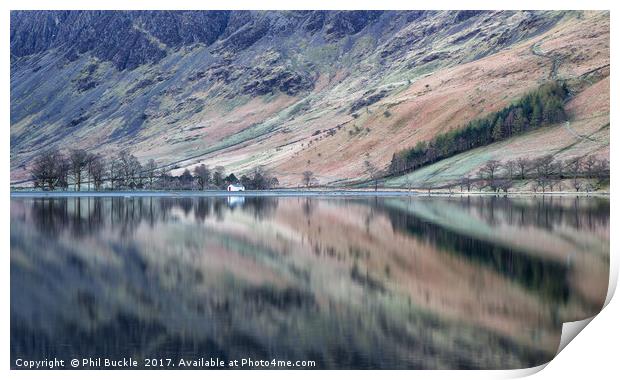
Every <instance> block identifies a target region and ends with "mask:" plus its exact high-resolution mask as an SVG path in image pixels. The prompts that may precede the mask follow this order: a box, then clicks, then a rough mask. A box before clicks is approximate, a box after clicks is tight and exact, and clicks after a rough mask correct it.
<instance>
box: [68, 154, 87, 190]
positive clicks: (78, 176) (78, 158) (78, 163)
mask: <svg viewBox="0 0 620 380" xmlns="http://www.w3.org/2000/svg"><path fill="white" fill-rule="evenodd" d="M69 162H70V163H71V175H72V176H73V183H74V188H75V190H76V191H80V186H81V185H82V172H83V171H84V169H85V168H86V166H87V165H88V153H86V151H85V150H84V149H72V150H71V151H70V153H69Z"/></svg>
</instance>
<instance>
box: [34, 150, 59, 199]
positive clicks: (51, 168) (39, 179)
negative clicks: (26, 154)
mask: <svg viewBox="0 0 620 380" xmlns="http://www.w3.org/2000/svg"><path fill="white" fill-rule="evenodd" d="M65 162H66V159H65V157H64V156H63V155H62V154H61V153H60V152H59V151H58V150H57V149H55V148H51V149H48V150H45V151H43V152H42V153H41V154H40V155H39V156H37V157H36V158H35V160H34V163H33V165H32V168H31V169H30V173H31V176H32V180H33V182H34V186H35V187H40V188H41V189H45V188H47V189H49V190H54V189H55V188H56V187H57V186H60V185H61V184H60V182H61V181H62V178H61V177H62V170H61V169H62V167H63V166H65V167H66V164H64V163H65Z"/></svg>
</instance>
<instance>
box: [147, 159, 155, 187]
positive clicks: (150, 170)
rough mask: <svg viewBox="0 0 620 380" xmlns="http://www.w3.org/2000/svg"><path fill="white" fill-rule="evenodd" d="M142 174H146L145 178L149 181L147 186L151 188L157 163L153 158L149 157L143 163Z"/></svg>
mask: <svg viewBox="0 0 620 380" xmlns="http://www.w3.org/2000/svg"><path fill="white" fill-rule="evenodd" d="M144 174H145V175H146V179H147V180H148V181H149V188H151V189H152V188H153V182H154V181H155V177H156V176H157V163H156V162H155V160H154V159H152V158H151V159H150V160H148V161H147V162H146V165H144Z"/></svg>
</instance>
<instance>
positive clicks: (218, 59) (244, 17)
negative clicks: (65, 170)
mask: <svg viewBox="0 0 620 380" xmlns="http://www.w3.org/2000/svg"><path fill="white" fill-rule="evenodd" d="M10 39H11V40H10V46H11V115H10V119H11V128H10V133H11V181H12V182H13V181H15V182H18V181H21V180H25V179H28V178H29V174H28V168H29V166H30V165H31V164H32V160H33V158H34V157H36V155H37V154H38V152H40V151H41V150H42V149H46V148H48V147H50V146H57V147H59V148H61V149H68V148H73V147H82V148H85V149H88V150H90V151H93V152H98V153H101V154H103V155H104V156H107V157H112V156H113V155H115V154H116V153H117V152H119V151H120V150H121V149H130V150H131V152H132V153H134V154H135V155H136V156H137V157H138V158H139V159H140V160H147V159H149V158H154V159H155V160H156V161H157V162H158V164H159V165H162V166H163V165H168V166H170V167H173V168H176V170H175V172H176V171H181V170H183V168H186V167H190V168H191V167H193V166H195V165H196V164H199V163H206V164H208V165H210V166H217V165H222V166H225V167H226V170H227V171H234V172H235V173H238V174H243V173H245V172H248V171H249V170H251V169H252V168H254V167H256V166H258V165H265V167H266V168H268V169H270V170H271V171H272V172H273V173H274V174H275V175H276V176H277V177H278V178H279V179H280V183H281V184H282V185H285V186H297V185H299V184H300V182H301V173H302V172H303V171H305V170H311V171H313V172H314V174H315V176H316V177H317V179H318V181H319V183H321V184H346V183H352V182H353V181H357V180H364V179H365V178H368V171H367V167H368V165H369V164H370V165H372V166H374V167H376V168H378V169H383V168H386V167H387V166H388V165H389V163H390V159H391V158H392V155H393V154H394V152H396V151H397V150H399V149H404V148H407V147H411V146H414V145H415V144H416V143H417V142H419V141H427V140H430V139H431V138H433V137H434V136H436V135H437V134H439V133H444V132H446V131H450V130H454V129H457V128H462V127H463V126H464V125H465V124H466V123H467V122H468V121H471V120H472V119H475V118H478V117H482V116H484V115H487V114H489V113H491V112H494V111H497V110H499V109H501V108H502V107H505V106H506V105H508V104H510V103H511V102H512V101H514V100H515V99H517V98H519V97H520V96H522V95H523V94H525V93H527V92H528V91H532V90H534V89H536V88H537V87H538V86H540V85H541V84H543V83H545V82H547V81H549V80H563V81H566V82H567V83H569V84H570V85H571V91H573V92H574V93H575V96H574V97H573V98H572V99H571V100H569V103H568V104H567V109H568V110H570V112H569V118H570V120H572V121H574V122H573V123H572V128H573V131H574V132H575V134H567V135H565V136H564V135H562V136H561V137H559V138H560V139H562V141H561V142H562V143H561V144H556V145H559V146H560V148H558V149H559V151H553V152H552V153H557V154H559V155H562V157H564V156H567V157H568V156H570V155H576V154H580V155H581V154H597V155H603V156H604V155H607V156H608V154H609V139H608V136H609V13H608V12H585V11H579V12H578V11H13V12H11V26H10ZM581 94H588V95H581ZM580 95H581V96H580ZM584 97H585V98H584ZM588 120H589V121H588ZM605 124H606V125H607V129H606V130H605V129H604V128H603V129H601V127H603V126H605ZM581 126H583V128H586V129H588V130H589V129H595V130H597V131H599V132H600V133H601V134H602V138H601V139H598V140H597V141H599V143H598V144H594V145H593V144H589V143H588V142H585V141H581V140H583V139H581V140H580V139H579V138H577V137H575V136H582V135H583V134H582V132H581V131H580V130H579V128H581ZM601 131H602V132H601ZM543 133H546V132H545V131H543ZM605 136H607V137H606V139H605ZM528 141H529V140H528ZM544 141H545V139H544V138H543V139H535V140H534V141H532V142H531V144H533V145H534V147H537V148H540V149H534V150H535V151H536V152H538V153H540V154H544V153H548V152H546V151H545V149H544V147H543V146H542V145H540V144H543V142H544ZM555 142H556V143H557V141H555ZM584 144H585V146H584ZM564 148H565V149H564ZM522 150H523V149H522ZM524 151H527V149H525V150H524ZM538 153H537V154H538ZM481 154H482V157H484V154H486V153H481ZM478 161H480V160H477V161H476V160H474V162H478ZM468 168H470V169H471V170H475V169H476V164H472V165H469V166H468ZM468 170H469V169H468ZM460 174H461V173H459V175H460Z"/></svg>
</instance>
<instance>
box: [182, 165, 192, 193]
mask: <svg viewBox="0 0 620 380" xmlns="http://www.w3.org/2000/svg"><path fill="white" fill-rule="evenodd" d="M179 181H181V187H182V188H183V189H191V188H192V185H193V182H194V177H193V176H192V173H191V172H190V171H189V169H187V168H185V170H184V171H183V174H181V176H180V177H179Z"/></svg>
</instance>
